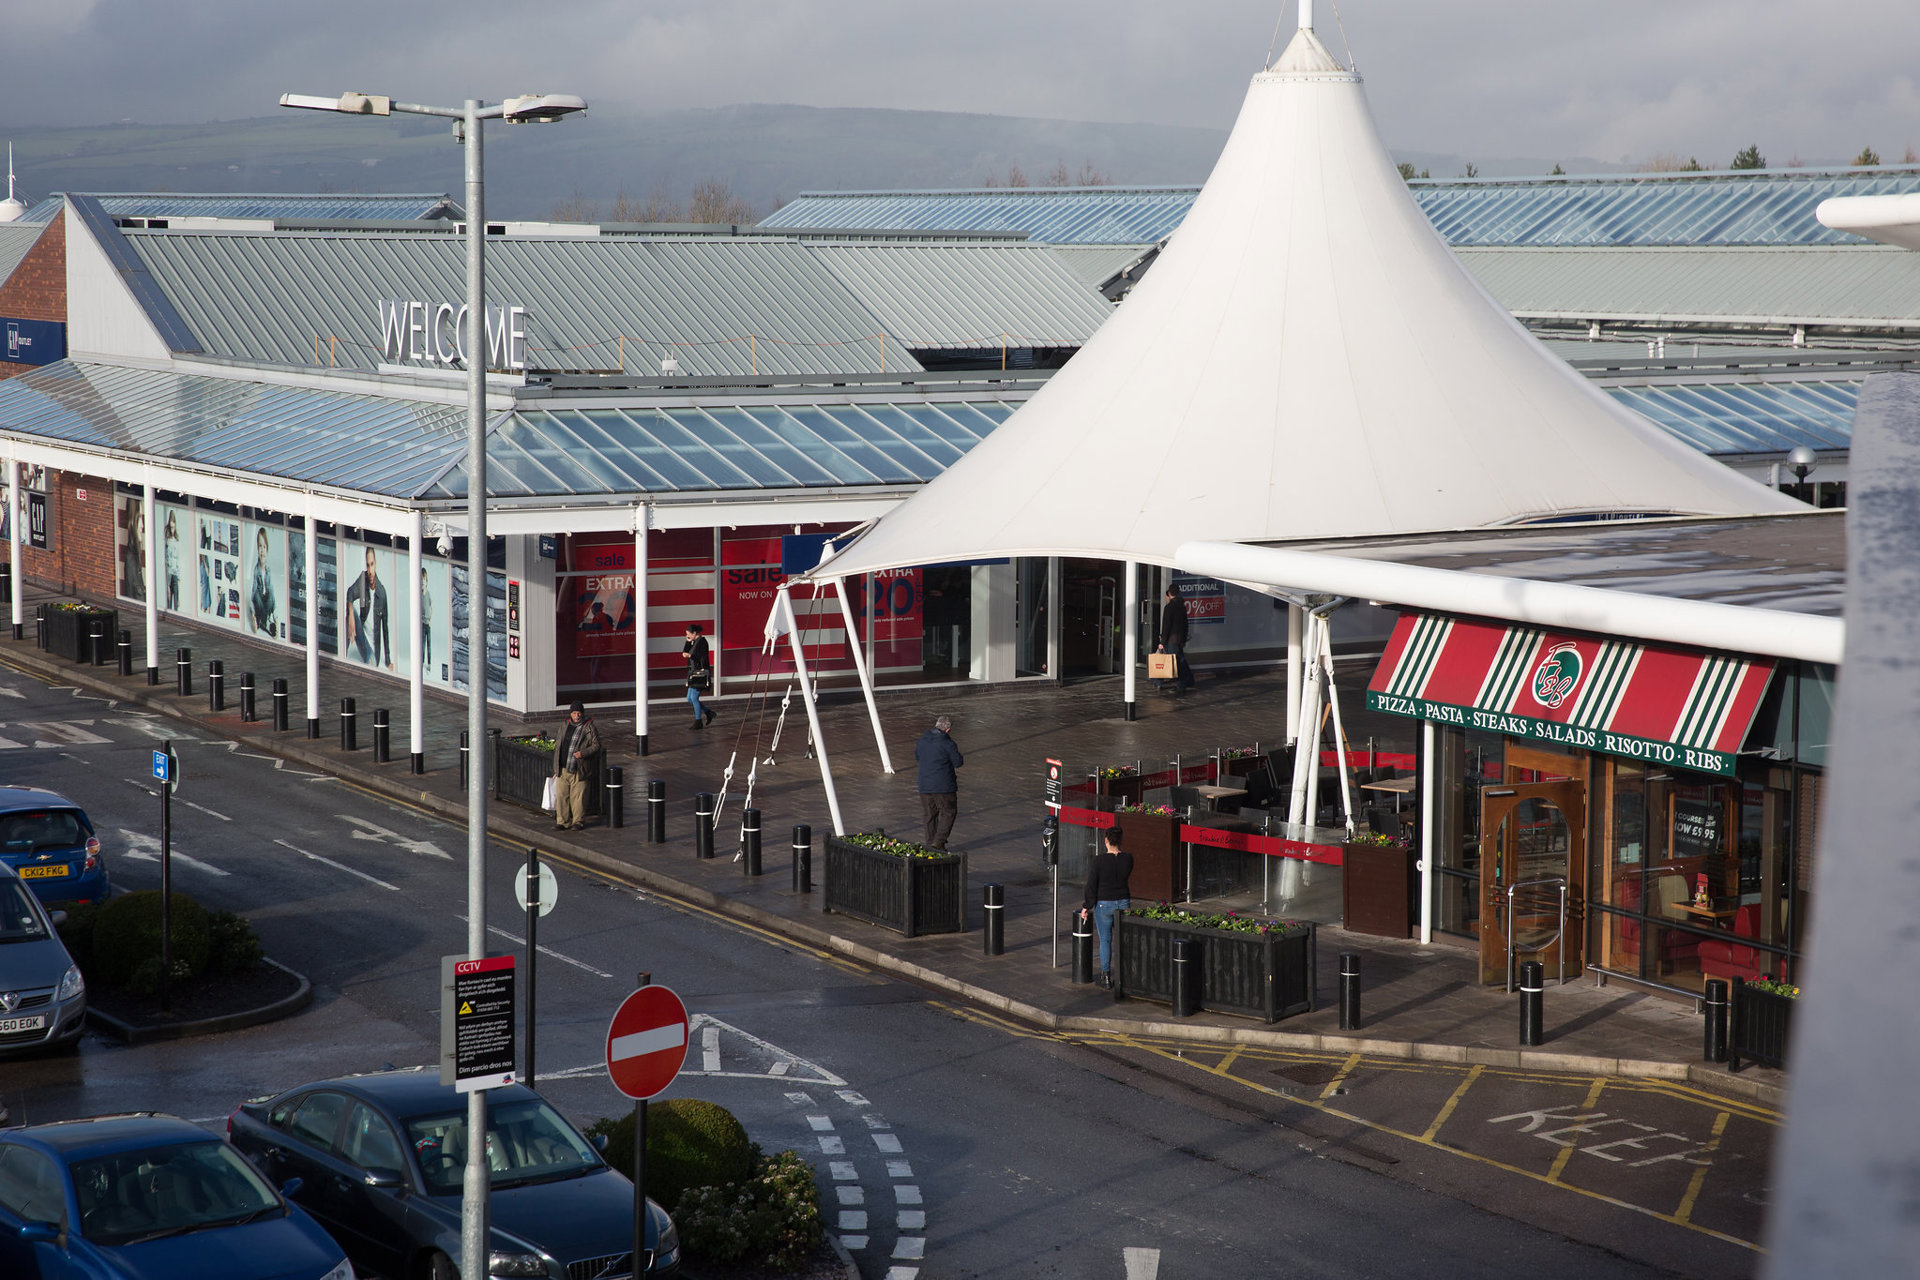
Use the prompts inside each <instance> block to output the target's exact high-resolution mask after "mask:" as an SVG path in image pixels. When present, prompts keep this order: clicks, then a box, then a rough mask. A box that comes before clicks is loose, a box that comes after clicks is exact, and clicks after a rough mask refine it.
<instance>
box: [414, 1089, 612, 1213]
mask: <svg viewBox="0 0 1920 1280" xmlns="http://www.w3.org/2000/svg"><path fill="white" fill-rule="evenodd" d="M407 1141H408V1142H409V1143H410V1144H411V1145H412V1147H413V1154H414V1158H415V1159H416V1160H418V1161H419V1162H420V1172H421V1175H422V1176H423V1177H425V1179H426V1182H427V1186H428V1188H429V1189H430V1190H432V1191H433V1192H435V1193H436V1194H444V1193H447V1192H457V1191H459V1190H460V1180H461V1178H462V1177H463V1176H464V1174H465V1170H466V1161H467V1117H466V1114H465V1113H464V1112H461V1113H459V1114H451V1113H450V1114H447V1115H436V1116H421V1117H418V1118H416V1119H413V1120H409V1121H407ZM487 1164H488V1166H489V1167H490V1168H491V1169H492V1178H491V1181H492V1183H493V1185H494V1186H496V1187H506V1186H513V1185H517V1184H519V1183H522V1182H546V1181H550V1180H552V1179H555V1178H568V1177H573V1176H575V1175H576V1174H581V1173H585V1172H586V1171H588V1170H590V1169H597V1168H599V1167H600V1164H601V1161H600V1157H599V1155H598V1153H596V1152H595V1151H594V1149H593V1148H592V1147H590V1146H588V1145H587V1142H586V1139H584V1138H582V1137H581V1136H580V1135H579V1133H578V1132H576V1131H575V1130H574V1127H573V1126H572V1125H570V1124H568V1123H567V1122H566V1121H565V1120H562V1119H561V1118H560V1116H559V1114H558V1113H557V1112H555V1111H554V1109H553V1108H552V1107H549V1106H548V1105H547V1104H546V1103H544V1102H542V1101H540V1100H539V1099H538V1098H524V1099H521V1100H519V1101H517V1102H502V1103H495V1104H494V1105H493V1106H490V1107H488V1108H487Z"/></svg>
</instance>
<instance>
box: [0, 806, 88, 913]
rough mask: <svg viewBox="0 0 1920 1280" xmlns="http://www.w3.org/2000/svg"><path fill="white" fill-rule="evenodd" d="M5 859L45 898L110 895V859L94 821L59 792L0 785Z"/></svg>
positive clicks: (0, 849) (0, 843)
mask: <svg viewBox="0 0 1920 1280" xmlns="http://www.w3.org/2000/svg"><path fill="white" fill-rule="evenodd" d="M0 862H5V863H6V864H7V865H8V866H10V867H12V868H13V869H14V870H15V871H18V872H19V873H20V878H21V879H22V880H24V881H26V882H27V884H28V885H30V886H32V888H33V891H34V892H35V893H36V894H38V895H40V900H41V901H42V902H78V903H83V904H84V903H94V902H105V901H106V900H107V863H106V860H105V859H104V858H102V857H101V856H100V838H99V837H98V836H97V835H95V834H94V830H93V822H92V820H91V819H89V818H88V817H87V813H86V810H84V809H82V808H81V807H80V806H79V805H77V804H75V803H74V802H73V801H71V800H69V799H67V798H66V797H65V796H63V795H61V794H60V793H59V792H57V791H47V790H43V789H42V788H40V787H17V786H4V787H0Z"/></svg>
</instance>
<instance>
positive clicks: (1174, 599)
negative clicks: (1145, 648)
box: [1154, 587, 1193, 693]
mask: <svg viewBox="0 0 1920 1280" xmlns="http://www.w3.org/2000/svg"><path fill="white" fill-rule="evenodd" d="M1154 647H1155V648H1156V649H1158V650H1159V651H1160V652H1162V653H1170V654H1172V655H1173V665H1174V679H1173V691H1174V692H1175V693H1185V692H1186V691H1187V690H1189V689H1191V688H1193V668H1192V667H1190V666H1188V665H1187V606H1186V604H1185V602H1183V601H1182V600H1181V599H1180V589H1179V588H1178V587H1168V588H1167V602H1166V604H1164V605H1163V606H1161V609H1160V634H1159V635H1158V636H1157V637H1156V638H1155V640H1154Z"/></svg>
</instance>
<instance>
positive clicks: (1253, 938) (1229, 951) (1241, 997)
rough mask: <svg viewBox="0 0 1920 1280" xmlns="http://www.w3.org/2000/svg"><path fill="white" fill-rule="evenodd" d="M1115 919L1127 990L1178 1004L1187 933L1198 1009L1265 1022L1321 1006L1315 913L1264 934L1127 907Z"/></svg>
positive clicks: (1122, 984)
mask: <svg viewBox="0 0 1920 1280" xmlns="http://www.w3.org/2000/svg"><path fill="white" fill-rule="evenodd" d="M1115 924H1116V925H1117V926H1118V931H1117V933H1116V935H1115V937H1114V946H1115V947H1116V948H1117V949H1118V951H1119V955H1118V957H1117V958H1116V960H1115V963H1114V985H1115V986H1116V988H1117V989H1118V990H1119V992H1120V994H1121V995H1125V996H1138V997H1140V998H1141V999H1144V1000H1158V1001H1160V1002H1161V1003H1163V1004H1172V1003H1173V943H1174V940H1175V939H1176V938H1185V939H1187V941H1188V943H1189V944H1190V945H1189V946H1188V948H1187V955H1188V961H1187V963H1188V967H1189V970H1190V972H1191V973H1192V974H1193V975H1194V977H1195V978H1196V979H1197V980H1198V982H1199V984H1200V989H1199V991H1197V992H1195V993H1194V1001H1193V1005H1194V1008H1195V1009H1204V1010H1208V1011H1210V1012H1214V1013H1237V1014H1242V1015H1244V1016H1246V1017H1249V1018H1258V1019H1260V1020H1261V1021H1262V1022H1278V1021H1279V1020H1280V1019H1282V1018H1285V1017H1289V1016H1291V1015H1293V1014H1296V1013H1311V1012H1312V1011H1313V990H1314V982H1315V979H1316V977H1317V971H1316V968H1315V959H1314V952H1315V947H1314V941H1315V927H1314V925H1313V924H1312V922H1311V921H1309V922H1305V923H1301V924H1297V925H1295V926H1294V927H1293V928H1291V929H1287V930H1285V931H1276V932H1274V933H1270V934H1267V935H1266V936H1264V937H1262V936H1261V935H1260V934H1257V933H1239V932H1235V931H1229V930H1223V929H1198V928H1195V927H1193V926H1192V925H1184V924H1178V923H1175V922H1174V921H1171V920H1149V919H1146V918H1144V917H1142V916H1135V915H1126V914H1123V915H1121V916H1119V917H1117V918H1116V920H1115Z"/></svg>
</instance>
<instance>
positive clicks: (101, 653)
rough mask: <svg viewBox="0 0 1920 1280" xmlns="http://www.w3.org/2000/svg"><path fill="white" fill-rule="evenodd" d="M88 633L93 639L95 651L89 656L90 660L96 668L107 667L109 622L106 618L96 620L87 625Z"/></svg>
mask: <svg viewBox="0 0 1920 1280" xmlns="http://www.w3.org/2000/svg"><path fill="white" fill-rule="evenodd" d="M87 633H88V634H89V635H90V636H92V637H93V651H92V652H91V653H90V654H88V655H87V656H88V658H89V659H90V660H91V661H92V663H93V665H94V666H96V667H104V666H106V665H107V648H108V645H107V620H106V619H105V618H95V619H94V620H93V621H92V622H89V623H88V624H87Z"/></svg>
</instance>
